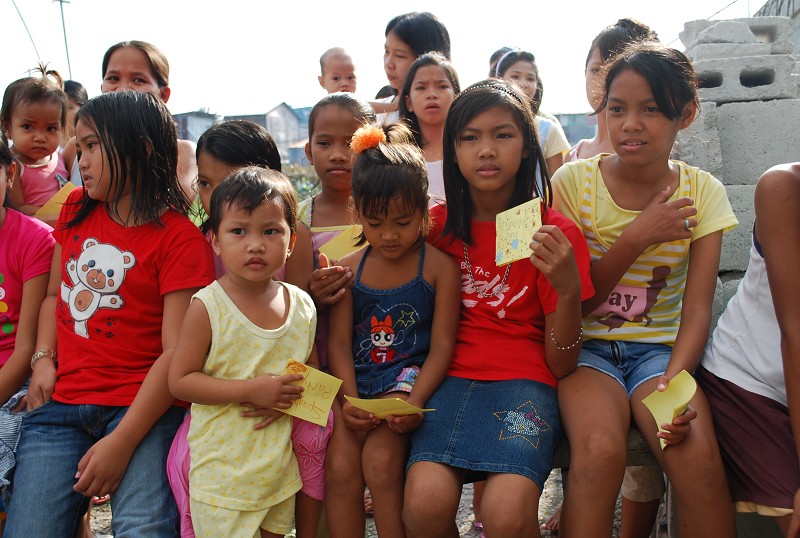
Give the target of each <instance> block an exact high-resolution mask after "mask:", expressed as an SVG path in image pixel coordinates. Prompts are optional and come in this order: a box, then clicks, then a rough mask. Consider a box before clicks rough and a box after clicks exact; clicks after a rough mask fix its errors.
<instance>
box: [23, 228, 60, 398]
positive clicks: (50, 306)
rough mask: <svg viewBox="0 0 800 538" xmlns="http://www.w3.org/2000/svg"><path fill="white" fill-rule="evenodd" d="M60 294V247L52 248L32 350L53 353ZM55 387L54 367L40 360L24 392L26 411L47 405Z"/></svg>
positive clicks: (52, 361)
mask: <svg viewBox="0 0 800 538" xmlns="http://www.w3.org/2000/svg"><path fill="white" fill-rule="evenodd" d="M60 291H61V245H59V244H58V243H56V244H55V247H54V248H53V263H52V264H51V265H50V279H49V280H48V282H47V295H46V296H45V298H44V300H43V301H42V306H41V308H40V309H39V324H38V328H37V332H36V346H35V349H36V350H37V351H38V350H40V349H51V350H53V351H56V350H57V349H58V347H57V344H58V342H57V338H56V302H57V301H58V294H59V293H60ZM55 386H56V363H55V361H54V360H53V359H51V358H50V357H42V358H41V359H39V360H38V361H36V364H35V365H34V367H33V371H32V373H31V385H30V388H29V389H28V411H32V410H33V409H36V408H37V407H39V406H41V405H42V404H44V403H45V402H48V401H50V396H51V395H52V394H53V389H54V388H55Z"/></svg>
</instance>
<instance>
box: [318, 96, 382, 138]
mask: <svg viewBox="0 0 800 538" xmlns="http://www.w3.org/2000/svg"><path fill="white" fill-rule="evenodd" d="M327 106H335V107H338V108H340V109H342V110H348V111H350V112H351V113H352V114H353V117H354V118H355V119H356V120H357V121H359V122H365V121H369V122H373V121H375V112H374V111H373V110H372V107H371V106H369V103H367V102H366V101H363V100H361V99H359V98H358V97H356V96H355V95H353V94H352V93H350V92H336V93H329V94H328V95H326V96H325V97H323V98H322V99H320V100H319V101H318V102H317V104H316V105H314V108H312V109H311V113H310V114H309V115H308V140H309V142H310V141H311V137H312V136H314V127H315V124H316V122H317V116H319V112H320V110H322V109H323V108H325V107H327Z"/></svg>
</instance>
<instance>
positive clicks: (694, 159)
mask: <svg viewBox="0 0 800 538" xmlns="http://www.w3.org/2000/svg"><path fill="white" fill-rule="evenodd" d="M716 109H717V104H716V103H713V102H705V103H700V113H699V114H698V116H697V118H696V119H695V120H694V122H693V123H692V124H691V125H690V126H689V127H688V128H687V129H684V130H683V131H680V132H679V133H678V139H677V141H676V143H675V155H676V158H678V159H680V160H681V161H684V162H686V163H687V164H690V165H692V166H697V167H699V168H700V169H702V170H705V171H706V172H708V173H710V174H712V175H713V176H714V177H716V178H717V179H719V180H720V181H723V183H724V176H723V174H722V149H721V148H720V141H719V134H718V133H717V121H716V117H717V116H716V114H717V110H716Z"/></svg>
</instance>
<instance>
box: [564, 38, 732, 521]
mask: <svg viewBox="0 0 800 538" xmlns="http://www.w3.org/2000/svg"><path fill="white" fill-rule="evenodd" d="M604 90H605V91H604V95H605V97H604V101H603V103H602V105H601V107H602V108H603V109H604V113H605V114H606V116H607V119H606V122H607V125H608V133H609V139H610V141H611V144H612V146H613V148H614V151H615V153H616V154H615V155H606V154H601V155H599V156H597V157H594V158H592V159H590V160H586V161H578V162H575V163H570V164H569V165H568V166H567V168H565V169H564V170H563V171H562V172H559V173H558V174H556V177H555V178H554V181H553V186H554V188H555V192H556V202H557V204H556V205H557V207H558V208H560V209H562V210H563V211H564V212H565V214H567V215H568V216H569V217H570V218H571V219H572V220H573V221H574V222H576V223H579V224H580V225H581V226H582V228H583V231H584V236H585V237H586V239H587V241H588V243H589V250H590V252H591V254H592V259H593V261H594V263H593V266H592V282H593V284H594V286H595V290H596V291H597V295H596V296H595V297H594V298H593V299H592V300H590V301H587V302H585V303H584V305H583V311H584V313H585V314H587V317H586V318H585V319H584V324H583V330H584V335H585V337H586V340H585V341H584V344H583V350H582V351H581V356H580V358H579V361H578V366H579V368H578V369H577V370H576V371H575V372H574V373H573V374H571V375H570V376H568V377H567V378H566V379H564V380H563V381H562V382H561V384H560V386H559V390H558V399H559V405H560V407H561V416H562V420H563V421H564V429H565V431H566V433H567V436H568V437H569V440H570V448H571V454H572V459H571V464H570V473H569V480H568V483H567V488H566V491H567V495H566V499H565V501H564V509H563V514H562V519H561V527H560V529H561V530H562V531H563V532H564V533H566V534H567V535H569V536H608V535H609V534H610V533H611V527H612V522H613V515H614V504H615V501H616V498H617V493H618V492H619V487H620V483H621V481H622V475H623V472H624V469H625V447H626V440H627V435H628V429H629V426H630V421H631V418H633V420H634V421H635V423H636V426H637V428H638V429H639V430H640V431H641V432H642V435H643V436H644V438H645V439H646V440H647V442H648V444H649V445H650V448H651V450H652V451H653V453H654V455H655V456H656V458H657V459H658V461H659V464H660V465H661V468H662V469H663V470H664V471H665V472H666V474H667V476H668V477H669V480H670V482H671V483H672V485H673V487H674V488H675V491H676V498H677V504H678V506H677V509H678V515H679V517H680V522H681V534H682V535H684V534H687V535H690V536H711V535H713V536H732V535H733V534H734V529H733V513H732V511H731V503H730V497H729V496H728V493H727V487H726V484H725V476H724V472H723V470H722V462H721V461H720V456H719V451H718V449H717V445H716V441H715V440H714V434H713V427H712V424H711V415H710V411H709V409H708V404H707V402H706V400H705V397H704V396H703V394H702V391H698V392H697V394H696V395H695V397H694V398H693V399H692V402H691V407H692V409H691V410H689V411H687V412H686V414H685V415H683V416H681V417H678V418H676V419H675V420H674V421H673V422H672V423H670V424H655V423H654V421H653V418H652V415H650V412H649V411H648V410H647V408H646V407H645V406H644V404H642V403H641V401H642V398H643V397H645V396H647V395H648V394H650V393H651V392H653V391H654V390H656V389H658V390H662V391H663V390H665V389H666V387H667V385H668V384H669V381H670V379H672V378H673V377H674V376H675V375H676V374H677V373H678V372H680V371H681V370H688V371H690V372H691V371H693V370H694V368H695V366H696V365H697V363H698V361H699V359H700V356H701V354H702V349H703V346H704V344H705V342H706V339H707V338H708V329H709V325H710V321H711V301H712V298H713V294H714V287H715V284H716V279H717V269H718V266H719V256H720V245H721V241H722V233H723V231H725V230H728V229H730V228H732V227H734V226H735V225H736V223H737V222H736V217H735V216H734V214H733V212H732V210H731V207H730V204H729V203H728V200H727V198H726V196H725V190H724V188H723V186H722V184H721V183H720V182H719V181H717V180H716V179H715V178H713V177H712V176H710V175H709V174H707V173H705V172H702V171H700V170H698V169H697V168H691V167H689V166H686V165H685V164H684V163H680V162H677V161H670V160H669V155H670V152H671V150H672V146H673V143H674V142H675V137H676V136H677V134H678V131H680V130H681V129H684V128H686V127H687V126H688V125H689V124H691V122H692V121H693V120H694V117H695V115H696V113H697V106H698V105H697V93H696V77H695V74H694V70H693V69H692V66H691V63H690V62H689V60H688V59H687V58H686V56H685V55H684V54H682V53H680V52H678V51H676V50H674V49H669V48H665V47H663V46H661V45H658V44H655V43H637V44H635V45H632V46H631V47H630V48H627V49H625V51H623V52H621V53H620V54H619V55H617V56H616V57H615V58H614V59H613V60H612V61H611V63H610V64H609V66H608V68H607V72H606V75H605V78H604ZM673 193H674V195H673ZM599 402H601V403H602V404H599ZM659 430H661V431H659ZM659 439H663V440H664V441H665V442H666V443H667V444H669V445H670V446H669V447H667V448H666V450H662V449H661V447H660V445H659Z"/></svg>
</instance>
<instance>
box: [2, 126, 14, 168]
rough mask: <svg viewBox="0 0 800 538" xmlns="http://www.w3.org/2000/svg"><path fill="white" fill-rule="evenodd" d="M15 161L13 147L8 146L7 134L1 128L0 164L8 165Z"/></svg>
mask: <svg viewBox="0 0 800 538" xmlns="http://www.w3.org/2000/svg"><path fill="white" fill-rule="evenodd" d="M12 162H14V156H13V155H12V154H11V148H9V147H8V140H7V139H6V134H5V133H4V132H3V130H2V129H0V166H3V167H5V166H8V165H10V164H11V163H12Z"/></svg>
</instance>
